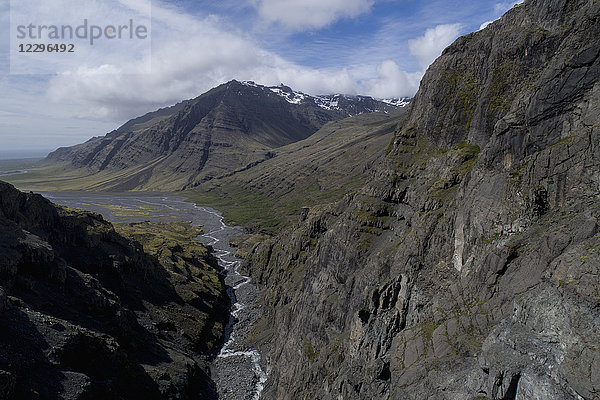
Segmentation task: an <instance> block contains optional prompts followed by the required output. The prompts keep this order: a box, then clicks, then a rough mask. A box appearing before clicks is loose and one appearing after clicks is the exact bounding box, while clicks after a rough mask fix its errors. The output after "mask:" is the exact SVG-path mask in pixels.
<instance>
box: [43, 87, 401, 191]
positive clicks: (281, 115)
mask: <svg viewBox="0 0 600 400" xmlns="http://www.w3.org/2000/svg"><path fill="white" fill-rule="evenodd" d="M397 108H398V107H397V106H394V105H391V104H388V103H384V102H381V101H377V100H374V99H372V98H370V97H363V96H355V97H347V96H341V95H338V96H327V97H318V98H317V97H312V96H308V95H305V94H302V93H297V92H294V91H293V90H292V89H290V88H289V87H286V86H279V87H265V86H261V85H256V84H254V83H251V82H245V83H242V82H237V81H231V82H229V83H225V84H223V85H221V86H218V87H216V88H214V89H212V90H210V91H209V92H207V93H205V94H203V95H201V96H199V97H197V98H195V99H192V100H188V101H184V102H182V103H180V104H178V105H176V106H173V107H170V108H166V109H163V110H158V111H156V112H153V113H150V114H147V115H145V116H143V117H140V118H137V119H134V120H131V121H129V122H128V123H126V124H125V125H123V126H122V127H120V128H119V129H117V130H115V131H113V132H111V133H109V134H108V135H106V136H104V137H99V138H94V139H91V140H90V141H88V142H86V143H84V144H81V145H77V146H74V147H68V148H61V149H58V150H57V151H55V152H54V153H51V154H50V155H49V156H48V160H49V161H52V162H67V163H69V164H70V165H71V167H75V168H83V169H85V171H86V175H87V174H89V173H90V172H91V173H93V174H98V173H104V174H105V175H104V178H103V179H102V181H103V182H102V184H101V185H100V187H95V189H104V190H106V189H113V190H129V189H133V188H143V189H155V190H163V191H164V190H180V189H182V188H189V187H193V186H194V185H197V184H198V183H199V182H202V181H205V180H210V179H212V178H214V177H219V176H222V175H226V174H228V173H232V172H234V171H236V170H239V169H241V168H244V167H248V166H252V165H255V164H257V163H260V162H262V161H265V160H268V159H269V158H271V157H273V153H272V150H273V149H274V148H277V147H280V146H283V145H286V144H290V143H293V142H297V141H299V140H302V139H305V138H307V137H309V136H310V135H312V134H313V133H314V132H316V131H317V130H318V129H319V128H320V127H322V126H323V125H324V124H325V123H327V122H329V121H334V120H340V119H342V118H346V117H348V116H350V115H355V114H359V113H367V112H374V111H382V112H383V111H385V112H388V111H395V110H396V109H397ZM106 178H109V179H106ZM83 186H84V187H85V184H83Z"/></svg>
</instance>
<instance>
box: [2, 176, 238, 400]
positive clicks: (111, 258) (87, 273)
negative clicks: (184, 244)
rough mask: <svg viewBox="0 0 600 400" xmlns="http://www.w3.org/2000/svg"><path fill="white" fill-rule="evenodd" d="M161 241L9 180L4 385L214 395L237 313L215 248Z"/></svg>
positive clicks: (112, 393)
mask: <svg viewBox="0 0 600 400" xmlns="http://www.w3.org/2000/svg"><path fill="white" fill-rule="evenodd" d="M156 240H158V239H156ZM161 252H162V253H163V254H164V253H165V252H168V254H169V260H164V259H160V258H159V257H157V256H153V255H150V254H147V253H145V252H144V250H143V248H142V246H141V245H140V244H139V243H137V242H134V241H131V240H128V239H126V238H125V237H123V236H121V235H119V234H118V233H116V232H115V230H114V228H113V226H112V225H111V224H109V223H108V222H106V221H104V220H103V218H102V217H101V216H100V215H98V214H93V213H85V212H80V211H75V210H70V209H67V208H63V207H59V206H55V205H53V204H52V203H50V202H49V201H47V200H46V199H44V198H43V197H42V196H40V195H36V194H25V193H22V192H19V191H18V190H16V189H15V188H14V187H12V186H10V185H8V184H6V183H3V182H0V325H1V326H2V329H0V397H1V398H2V399H7V400H9V399H57V398H68V399H106V398H114V399H133V398H148V399H175V398H177V399H206V398H212V397H213V396H214V394H215V390H214V385H213V384H212V383H211V380H210V375H209V371H208V366H209V361H210V359H211V358H212V357H213V356H214V355H215V354H216V352H217V351H218V349H219V346H220V344H221V343H222V341H223V335H224V326H225V324H226V322H227V319H228V311H227V307H226V305H227V304H228V299H227V295H226V293H225V286H224V283H223V281H222V279H219V277H218V271H217V268H218V267H217V264H216V260H215V259H214V258H213V257H212V256H209V255H208V253H207V252H206V250H205V249H204V250H202V252H195V253H190V252H189V251H188V250H185V249H183V248H181V247H177V246H171V247H170V248H166V247H165V248H162V250H161ZM210 277H212V278H213V279H207V278H210Z"/></svg>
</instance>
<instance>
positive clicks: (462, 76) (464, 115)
mask: <svg viewBox="0 0 600 400" xmlns="http://www.w3.org/2000/svg"><path fill="white" fill-rule="evenodd" d="M440 82H441V87H444V88H445V91H444V94H443V95H442V98H441V99H440V100H441V101H442V102H444V103H454V104H455V105H456V107H457V111H459V115H460V116H459V118H460V120H462V121H465V126H464V130H465V131H467V132H468V131H469V128H470V127H471V119H472V118H473V114H474V113H475V109H476V108H477V101H478V99H479V95H480V93H481V88H480V86H479V84H478V83H477V79H476V78H475V76H474V75H473V74H472V73H470V72H467V71H466V70H465V69H464V68H462V67H461V68H456V69H454V70H451V71H444V73H443V74H442V77H441V79H440ZM457 122H458V121H457Z"/></svg>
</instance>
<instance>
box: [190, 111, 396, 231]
mask: <svg viewBox="0 0 600 400" xmlns="http://www.w3.org/2000/svg"><path fill="white" fill-rule="evenodd" d="M400 118H401V117H400V116H393V117H392V116H389V115H385V114H363V115H360V116H356V117H352V118H348V119H345V120H342V121H338V122H332V123H329V124H327V125H325V126H324V127H323V128H322V129H321V130H319V131H318V132H317V133H315V134H314V135H312V136H311V137H310V138H308V139H306V140H303V141H300V142H297V143H293V144H291V145H288V146H284V147H281V148H279V149H277V150H276V154H277V156H276V157H275V158H273V159H270V160H267V161H265V162H263V163H261V164H259V165H257V166H255V167H253V168H250V169H248V170H246V171H243V172H239V173H236V174H234V175H232V176H230V177H227V178H221V179H215V180H211V181H208V182H206V183H204V184H202V185H200V186H199V187H198V188H196V189H195V190H191V191H187V192H185V194H186V195H188V196H189V198H190V200H191V201H194V202H196V203H202V204H208V205H211V206H213V207H215V208H217V209H219V210H221V211H223V212H224V213H225V215H226V218H227V220H228V221H229V222H231V223H236V224H240V225H243V226H246V227H248V228H250V229H252V230H261V231H264V232H269V233H271V232H274V231H276V230H277V229H278V228H281V227H282V226H284V225H286V224H287V223H288V222H289V221H290V220H292V219H295V218H296V217H295V216H297V215H298V214H299V213H300V211H301V209H302V207H310V206H312V205H315V204H321V203H329V202H333V201H336V200H339V199H340V198H342V197H343V196H344V195H345V194H346V193H348V192H349V191H351V190H352V189H356V188H359V187H361V186H362V185H363V183H364V181H365V179H366V175H367V171H368V168H367V166H368V165H370V164H372V163H373V162H374V161H375V160H376V159H378V158H379V157H381V156H382V155H384V152H385V149H386V147H387V145H388V144H389V142H390V140H391V139H392V133H393V132H394V130H395V128H396V126H397V124H398V121H399V119H400Z"/></svg>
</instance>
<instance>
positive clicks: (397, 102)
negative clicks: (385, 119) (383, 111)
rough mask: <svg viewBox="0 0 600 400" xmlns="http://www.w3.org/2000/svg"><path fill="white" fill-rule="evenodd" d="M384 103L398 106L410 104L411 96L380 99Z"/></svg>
mask: <svg viewBox="0 0 600 400" xmlns="http://www.w3.org/2000/svg"><path fill="white" fill-rule="evenodd" d="M379 101H381V102H382V103H385V104H389V105H392V106H396V107H406V106H407V105H409V104H410V101H411V98H410V97H402V98H393V99H380V100H379Z"/></svg>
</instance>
